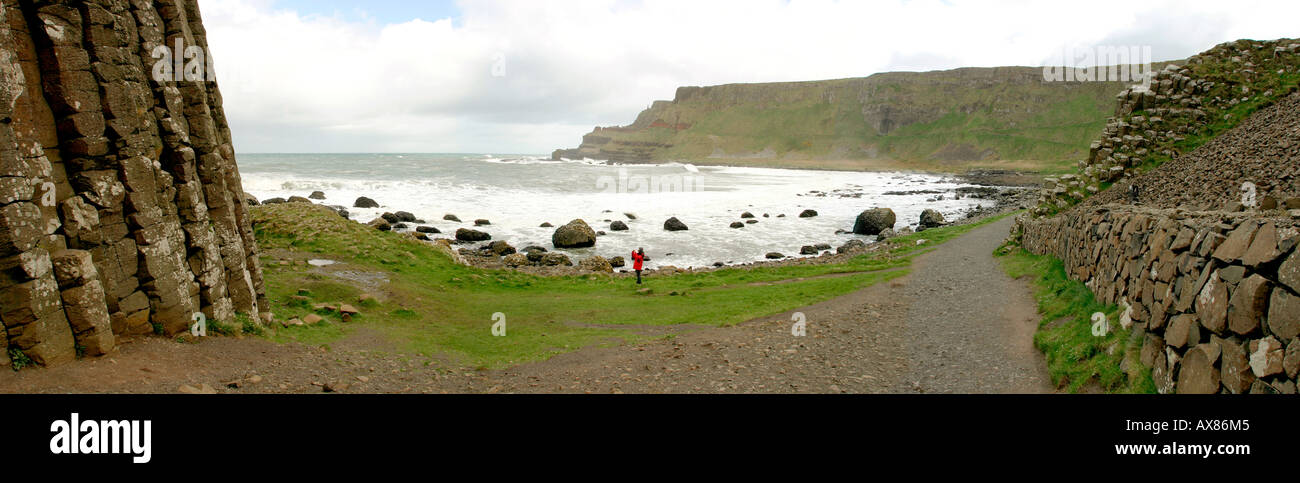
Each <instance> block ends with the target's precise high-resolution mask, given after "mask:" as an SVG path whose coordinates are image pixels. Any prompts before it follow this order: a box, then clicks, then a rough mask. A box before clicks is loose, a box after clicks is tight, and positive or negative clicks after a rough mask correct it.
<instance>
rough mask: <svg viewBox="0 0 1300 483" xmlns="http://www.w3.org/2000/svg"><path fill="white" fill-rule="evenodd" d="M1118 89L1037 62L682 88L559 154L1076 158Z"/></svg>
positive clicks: (625, 158)
mask: <svg viewBox="0 0 1300 483" xmlns="http://www.w3.org/2000/svg"><path fill="white" fill-rule="evenodd" d="M1123 88H1124V84H1123V83H1120V82H1045V81H1044V80H1043V68H1041V67H994V68H964V69H956V70H948V71H936V72H891V73H883V74H876V75H872V76H870V77H865V78H855V79H840V80H826V81H811V82H780V83H765V84H730V85H721V86H713V87H681V88H678V89H677V93H676V96H675V98H674V99H673V100H671V101H655V102H654V103H653V104H652V105H651V106H650V108H649V109H646V110H645V111H642V112H641V114H640V115H639V116H637V118H636V121H635V122H633V123H632V124H631V125H628V126H622V127H598V128H596V129H595V130H594V131H592V132H591V133H589V134H587V135H586V136H583V138H582V144H581V145H580V146H579V147H578V148H576V149H560V150H556V151H555V152H554V153H552V158H554V159H560V158H568V159H582V158H592V159H604V160H611V161H618V162H652V161H665V160H691V161H704V160H710V159H712V160H719V161H726V160H739V159H778V158H779V159H808V160H817V159H897V160H904V161H906V160H929V161H941V162H944V161H954V162H960V161H980V160H995V159H1035V160H1076V159H1082V158H1083V157H1085V156H1087V155H1088V152H1087V146H1088V142H1089V141H1091V139H1092V137H1093V136H1095V135H1096V133H1097V132H1098V131H1100V130H1101V129H1102V128H1103V127H1104V126H1105V125H1106V118H1107V117H1108V116H1110V115H1111V109H1112V107H1113V104H1114V99H1115V93H1116V92H1119V91H1120V90H1123Z"/></svg>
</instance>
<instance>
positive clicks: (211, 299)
mask: <svg viewBox="0 0 1300 483" xmlns="http://www.w3.org/2000/svg"><path fill="white" fill-rule="evenodd" d="M2 1H3V3H2V5H3V8H0V321H3V325H4V330H3V331H0V349H3V350H0V354H4V356H3V358H0V364H7V363H9V357H8V355H9V354H11V353H12V354H15V355H17V354H19V353H21V355H22V357H26V358H28V359H30V360H31V361H33V362H35V363H37V364H56V363H60V362H65V361H69V360H72V359H74V358H75V357H77V356H78V355H80V354H84V355H91V356H93V355H98V354H104V353H106V352H108V351H109V350H111V349H112V348H113V346H114V343H115V338H116V337H117V336H122V335H136V334H149V333H154V332H160V333H163V334H167V335H172V334H176V333H178V332H181V331H183V330H186V329H187V328H188V327H189V324H190V323H191V318H192V317H193V315H194V314H195V313H198V312H202V313H203V314H204V315H205V316H206V317H207V318H208V319H210V320H221V321H230V320H233V319H234V318H235V316H236V313H237V312H238V313H244V314H247V315H250V316H251V318H252V319H253V320H255V321H257V320H260V318H259V317H258V315H259V314H260V311H259V308H260V307H266V303H265V300H264V297H263V288H262V279H261V269H260V267H259V261H258V257H257V246H256V244H255V243H254V240H253V232H252V230H251V226H250V217H249V214H248V212H247V207H246V206H245V204H244V203H243V202H242V200H243V191H242V186H241V183H240V179H239V172H238V169H237V166H236V163H235V155H234V149H233V147H232V145H231V137H230V130H229V128H228V126H227V123H226V120H225V116H224V114H223V112H222V108H221V105H222V101H221V93H220V91H219V89H218V88H217V85H216V83H215V82H209V81H207V80H206V79H207V77H206V75H200V77H199V78H198V79H195V80H188V81H175V80H172V79H174V78H173V77H168V78H166V79H164V80H157V79H155V76H154V75H153V74H154V71H155V69H156V68H157V65H156V62H158V61H159V60H160V59H159V58H155V56H154V53H155V52H156V51H157V50H158V48H159V47H168V48H172V49H174V48H175V46H176V45H177V44H178V42H179V43H180V45H182V46H184V47H196V48H197V49H199V50H200V51H202V55H204V56H208V55H210V54H209V52H208V51H207V48H206V47H207V39H206V33H205V31H204V29H203V25H202V22H201V19H200V16H199V10H198V4H197V1H196V0H84V1H18V0H2ZM199 64H206V65H205V66H202V67H199V69H200V72H201V73H202V69H210V66H211V63H207V62H202V61H201V62H199ZM203 74H206V73H203ZM11 349H12V350H11Z"/></svg>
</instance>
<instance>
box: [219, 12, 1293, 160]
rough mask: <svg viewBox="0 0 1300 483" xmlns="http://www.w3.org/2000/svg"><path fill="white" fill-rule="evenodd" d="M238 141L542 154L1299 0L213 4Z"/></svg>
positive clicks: (1276, 29)
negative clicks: (718, 104) (731, 109)
mask: <svg viewBox="0 0 1300 483" xmlns="http://www.w3.org/2000/svg"><path fill="white" fill-rule="evenodd" d="M199 5H200V8H201V9H202V13H203V19H204V24H205V26H206V27H207V30H208V36H209V43H210V48H211V51H212V55H214V56H215V61H216V67H217V70H218V77H219V79H220V81H221V88H222V93H223V94H224V97H225V109H226V114H227V115H228V117H229V118H230V121H231V128H232V129H233V131H234V136H235V143H236V147H237V149H239V150H240V151H241V152H442V153H514V154H533V153H535V154H545V153H549V152H550V151H551V150H552V149H555V148H561V147H575V146H576V145H577V144H578V143H579V141H580V140H581V136H582V135H583V134H585V133H587V132H588V131H590V130H591V128H592V127H593V126H596V125H602V126H606V125H623V124H628V123H630V122H632V120H633V119H635V117H636V114H637V113H638V112H639V111H640V110H642V109H644V108H645V107H647V106H648V105H649V104H650V103H651V102H652V101H654V100H656V99H671V98H672V96H673V92H674V91H675V90H676V88H677V87H678V86H683V85H715V84H727V83H736V82H770V81H795V80H817V79H833V78H844V77H862V76H867V75H871V74H873V73H876V72H888V71H898V70H908V71H924V70H936V69H951V68H957V67H968V66H1000V65H1031V66H1039V65H1046V64H1059V63H1060V62H1061V58H1062V57H1063V52H1064V51H1065V49H1067V48H1076V49H1095V48H1097V47H1099V46H1150V47H1151V50H1152V54H1153V57H1154V59H1153V60H1156V61H1160V60H1171V59H1179V58H1185V57H1187V56H1190V55H1193V54H1195V53H1197V52H1200V51H1202V50H1205V49H1207V48H1209V47H1212V46H1214V45H1215V44H1217V43H1220V42H1223V41H1227V40H1235V39H1238V38H1254V39H1274V38H1279V37H1300V29H1297V28H1296V23H1295V19H1296V18H1300V2H1296V1H1294V0H1283V1H1276V2H1262V1H1260V2H1255V1H1242V0H1235V1H1228V0H1221V1H1214V2H1210V1H1198V0H1169V1H1142V0H1090V1H1088V2H1058V1H1035V2H1029V1H1005V2H994V1H968V0H946V1H930V0H880V1H872V0H851V1H833V0H734V1H726V0H716V1H715V0H462V1H436V0H429V1H418V0H405V1H403V0H355V1H349V0H199Z"/></svg>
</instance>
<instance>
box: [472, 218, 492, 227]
mask: <svg viewBox="0 0 1300 483" xmlns="http://www.w3.org/2000/svg"><path fill="white" fill-rule="evenodd" d="M491 224H492V222H491V221H488V220H484V219H482V218H479V219H477V220H474V226H488V225H491Z"/></svg>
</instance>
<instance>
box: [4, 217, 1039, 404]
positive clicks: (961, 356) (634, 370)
mask: <svg viewBox="0 0 1300 483" xmlns="http://www.w3.org/2000/svg"><path fill="white" fill-rule="evenodd" d="M1011 223H1012V220H1011V219H1010V218H1008V219H1005V220H1002V221H1000V222H997V223H993V224H990V225H988V226H984V227H980V228H977V229H975V230H972V231H971V232H970V233H968V234H967V235H965V236H963V237H961V238H958V239H955V240H952V241H949V242H948V243H946V244H944V245H942V246H940V247H939V248H937V249H935V250H934V251H932V252H930V253H927V254H925V255H922V256H920V257H918V259H917V260H916V262H915V264H914V265H913V268H912V272H911V273H910V274H908V275H906V276H903V277H900V278H897V279H895V280H893V281H891V282H885V283H881V284H877V285H875V286H872V287H868V288H866V289H863V290H861V291H858V292H855V293H852V294H849V295H846V296H843V297H839V298H836V299H833V300H829V301H826V302H823V303H820V304H816V305H812V306H808V307H803V308H801V309H798V310H795V311H791V312H786V313H783V314H777V315H774V316H770V317H766V318H762V319H758V320H754V321H750V322H747V323H744V324H741V325H739V326H735V327H720V328H704V329H691V330H685V331H683V332H680V333H679V334H678V335H677V336H675V337H673V338H671V339H666V340H655V341H651V342H647V343H644V344H640V345H628V346H617V347H610V348H589V349H584V350H580V351H576V352H572V353H568V354H562V355H559V356H556V357H553V358H551V359H550V360H547V361H544V362H538V363H532V364H524V365H520V366H516V367H512V368H509V369H504V370H497V371H473V370H460V371H448V370H447V369H445V368H437V367H435V366H428V365H426V364H424V362H422V361H418V360H413V358H410V357H403V356H400V355H396V356H395V355H392V354H393V353H392V351H390V350H387V349H388V348H387V347H384V346H385V344H386V341H384V340H382V339H383V338H382V336H379V335H377V334H374V333H373V332H372V331H368V330H365V329H364V328H363V329H361V330H359V331H357V332H356V333H354V334H353V335H352V336H349V337H348V338H347V339H344V340H343V341H340V342H339V343H336V344H332V346H333V349H332V350H329V351H324V350H321V349H320V348H314V347H308V346H303V345H298V344H288V345H281V344H274V343H271V342H268V341H265V340H260V339H232V338H217V339H213V340H204V341H203V342H201V343H198V344H177V343H175V342H172V341H168V340H163V339H155V338H149V339H141V340H137V341H135V342H133V343H129V344H125V345H124V346H123V347H122V349H121V350H120V352H117V353H115V354H113V355H110V356H107V357H105V358H101V359H100V360H95V361H89V362H84V363H78V364H69V365H65V366H61V367H56V368H53V369H36V370H24V371H21V372H19V373H16V374H14V373H10V374H3V375H0V392H153V393H171V392H176V391H177V389H178V388H179V387H180V385H182V384H185V385H190V386H195V387H202V386H203V385H205V384H206V385H208V387H211V388H212V390H213V391H216V392H232V393H237V392H270V393H286V392H287V393H312V392H314V393H319V392H322V391H323V390H324V389H325V388H326V387H327V386H328V387H329V389H331V390H333V391H337V392H371V393H408V392H426V393H442V392H473V393H500V392H520V393H554V392H564V393H840V392H844V393H903V392H927V393H933V392H941V393H942V392H950V393H951V392H955V393H1005V392H1014V393H1033V392H1051V391H1052V390H1053V388H1052V386H1051V385H1050V383H1049V382H1048V377H1047V373H1046V368H1045V363H1044V361H1043V357H1042V355H1041V354H1039V353H1038V352H1037V351H1036V350H1035V349H1034V348H1033V346H1032V342H1031V341H1032V335H1033V330H1034V327H1035V325H1036V322H1037V320H1038V317H1037V315H1036V311H1035V305H1034V303H1033V300H1032V299H1031V298H1030V295H1029V289H1028V288H1027V287H1026V286H1025V285H1024V283H1022V282H1019V281H1014V280H1011V279H1009V278H1008V277H1007V276H1006V275H1005V274H1004V273H1003V272H1002V270H1001V269H1000V268H999V267H998V266H997V262H996V261H995V260H994V259H993V258H992V256H991V253H992V252H993V250H994V248H996V247H997V245H998V244H999V243H1000V242H1001V240H1002V239H1003V238H1005V237H1006V234H1007V230H1008V229H1009V227H1010V226H1011ZM796 313H800V314H802V315H803V318H804V320H806V324H807V325H806V327H807V333H806V336H803V337H796V336H794V335H792V333H791V332H792V331H791V329H792V326H793V324H794V316H795V314H796Z"/></svg>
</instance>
